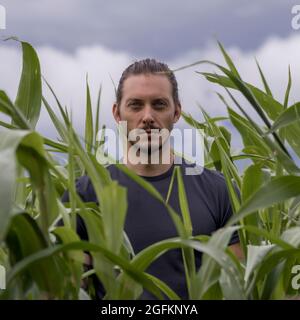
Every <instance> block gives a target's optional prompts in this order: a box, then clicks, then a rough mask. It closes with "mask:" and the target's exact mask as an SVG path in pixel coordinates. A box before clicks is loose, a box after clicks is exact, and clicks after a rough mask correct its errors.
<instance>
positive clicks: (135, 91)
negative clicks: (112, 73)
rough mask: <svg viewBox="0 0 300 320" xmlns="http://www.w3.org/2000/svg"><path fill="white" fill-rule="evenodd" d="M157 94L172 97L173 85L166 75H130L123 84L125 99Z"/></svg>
mask: <svg viewBox="0 0 300 320" xmlns="http://www.w3.org/2000/svg"><path fill="white" fill-rule="evenodd" d="M152 96H153V98H155V97H156V96H161V97H165V98H170V97H172V86H171V83H170V81H169V79H168V78H167V77H166V76H164V75H154V74H141V75H132V76H129V77H128V78H127V79H126V80H125V81H124V84H123V97H124V99H129V98H136V99H143V98H149V97H152Z"/></svg>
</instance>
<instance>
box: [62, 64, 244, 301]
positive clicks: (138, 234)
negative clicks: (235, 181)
mask: <svg viewBox="0 0 300 320" xmlns="http://www.w3.org/2000/svg"><path fill="white" fill-rule="evenodd" d="M112 112H113V116H114V118H115V120H116V121H117V122H120V121H126V122H127V137H129V135H130V132H132V130H135V129H139V130H140V131H142V130H145V131H146V133H147V134H146V138H141V139H140V140H139V141H131V140H130V139H128V144H127V152H125V154H124V160H123V162H124V164H125V165H126V166H127V167H128V168H129V169H131V170H133V171H134V172H135V173H136V174H138V175H139V176H142V177H143V178H144V179H145V180H147V181H148V182H149V183H151V184H152V185H153V186H154V187H155V188H156V189H157V190H158V191H159V192H160V194H161V195H162V196H163V197H164V198H166V197H167V192H168V189H169V185H170V179H171V176H172V172H173V169H174V159H175V156H174V153H173V151H172V149H170V148H165V146H166V145H167V142H166V141H167V140H168V139H167V138H168V137H167V138H162V139H156V137H157V136H156V135H157V132H156V133H154V134H151V129H155V130H156V131H157V130H158V133H159V132H161V131H163V130H165V131H166V130H167V132H171V131H172V129H173V125H174V123H176V122H177V121H178V119H179V118H180V115H181V104H180V101H179V97H178V86H177V81H176V78H175V76H174V74H173V73H172V72H171V71H170V69H169V68H168V66H167V65H166V64H163V63H160V62H157V61H156V60H154V59H145V60H142V61H138V62H135V63H133V64H132V65H130V66H129V67H128V68H127V69H126V70H125V71H124V72H123V74H122V77H121V79H120V82H119V85H118V89H117V97H116V102H115V103H114V105H113V109H112ZM144 137H145V135H144ZM135 145H138V146H139V148H138V149H137V150H138V151H137V153H136V156H137V157H141V156H142V155H144V156H145V157H144V159H146V160H147V161H140V162H137V161H136V158H135V157H134V156H133V153H132V152H131V156H129V154H130V148H132V147H134V146H135ZM131 150H132V149H131ZM154 154H156V155H157V156H158V159H159V161H158V163H152V162H151V156H153V155H154ZM163 158H164V159H167V160H168V161H163ZM139 159H140V158H139ZM181 160H182V159H181ZM180 166H181V169H182V170H181V172H182V173H183V181H184V186H185V189H186V194H187V197H188V205H189V211H190V215H191V221H192V225H193V235H211V234H212V233H213V232H214V231H216V230H217V229H219V228H221V227H223V226H224V225H225V224H226V222H227V221H228V219H229V218H230V216H231V214H232V209H231V205H230V201H229V195H228V192H227V188H226V183H225V180H224V178H223V176H222V175H221V174H220V173H217V172H216V171H211V170H208V169H206V168H200V169H201V170H200V171H199V170H198V174H194V175H191V174H189V175H186V174H184V173H185V171H186V170H185V169H187V168H194V169H199V167H197V166H195V165H194V164H192V163H188V162H186V161H182V164H180ZM107 169H108V170H109V172H110V174H111V178H112V179H115V180H118V182H119V183H120V184H121V185H123V186H125V187H127V195H128V211H127V216H126V221H125V232H126V233H127V236H128V237H129V240H130V242H131V244H132V246H133V249H134V251H135V253H138V252H139V251H141V250H143V249H144V248H145V247H147V246H149V245H151V244H153V243H155V242H158V241H161V240H164V239H167V238H172V237H176V236H178V234H177V232H176V229H175V226H174V224H173V222H172V220H171V218H170V216H169V215H168V213H167V211H166V208H165V207H164V206H163V205H162V204H161V203H160V202H159V201H157V200H156V199H154V198H153V197H152V196H151V195H150V194H148V193H147V191H145V190H144V189H143V188H142V187H140V186H139V185H137V184H136V183H135V182H134V181H133V180H131V179H130V178H129V177H128V176H126V175H125V174H124V173H123V172H121V171H120V170H119V169H118V168H117V167H116V166H114V165H113V164H112V165H109V166H108V167H107ZM195 172H196V173H197V170H196V171H195ZM77 192H78V193H79V195H80V196H81V198H82V199H83V200H84V201H89V202H93V201H94V202H95V201H97V199H96V195H95V192H94V190H93V186H92V185H91V182H90V180H89V178H88V177H86V176H85V177H81V178H80V179H79V180H78V181H77ZM63 201H68V194H67V193H65V195H64V196H63ZM168 203H169V204H170V205H171V206H172V207H173V209H174V210H175V211H176V212H177V213H179V214H180V206H179V200H178V189H177V184H176V183H175V184H174V186H173V189H172V192H171V195H170V197H169V202H168ZM78 221H79V223H78V233H79V235H80V236H81V238H83V239H87V238H88V236H87V232H86V229H85V227H84V224H83V221H82V220H81V219H79V220H78ZM230 248H231V249H232V250H233V251H234V252H235V253H236V255H237V256H238V257H240V256H241V249H240V247H239V239H238V236H237V233H235V234H234V235H233V237H232V239H231V241H230ZM200 264H201V254H200V253H197V254H196V267H197V268H199V267H200ZM146 271H147V272H148V273H150V274H152V275H154V276H156V277H158V278H159V279H161V280H162V281H165V282H166V283H167V284H168V285H169V286H170V287H171V288H172V289H173V290H174V291H175V292H176V293H177V294H178V295H179V296H180V297H181V298H183V299H187V298H188V296H187V288H186V285H185V274H184V266H183V260H182V253H181V250H180V249H176V250H170V251H168V252H166V253H165V254H163V255H162V256H160V257H159V258H158V259H157V260H156V261H155V262H153V263H152V264H151V265H150V266H149V268H148V269H147V270H146ZM96 286H97V291H98V297H99V298H101V295H103V294H104V292H103V290H102V289H103V288H101V284H100V283H99V282H97V284H96ZM101 290H102V291H101ZM141 298H142V299H153V296H152V295H151V294H150V293H149V292H147V291H146V290H145V291H144V293H143V295H142V297H141Z"/></svg>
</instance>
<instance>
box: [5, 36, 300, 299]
mask: <svg viewBox="0 0 300 320" xmlns="http://www.w3.org/2000/svg"><path fill="white" fill-rule="evenodd" d="M20 44H21V46H22V52H23V69H22V74H21V79H20V83H19V88H18V93H17V97H16V99H15V101H14V102H13V101H12V100H11V99H10V98H9V97H8V96H7V94H6V93H5V92H4V91H2V90H1V91H0V111H1V113H2V114H3V115H4V117H1V119H2V121H0V125H1V131H0V181H1V185H0V203H1V206H0V237H1V248H0V265H2V266H3V267H5V270H6V289H5V290H0V294H1V295H0V297H1V299H75V300H76V299H93V298H94V296H95V292H94V291H93V285H92V283H91V281H89V279H90V277H91V275H92V274H96V275H97V277H98V278H99V279H100V281H101V282H102V283H103V286H104V288H105V292H106V295H105V299H113V300H117V299H118V300H121V299H139V297H140V295H141V292H142V290H143V288H145V289H147V290H148V291H149V292H151V293H152V294H153V295H154V296H155V297H156V298H157V299H162V298H163V294H164V295H165V296H167V297H168V298H169V299H170V300H179V299H181V297H179V296H178V295H177V294H176V293H175V292H174V291H173V290H172V289H171V288H170V287H169V286H168V285H167V284H166V283H164V282H163V281H162V280H161V279H158V278H156V277H154V276H152V275H151V274H148V273H147V272H146V271H145V270H146V269H147V267H148V266H149V265H150V264H151V263H152V262H153V261H154V260H155V259H157V258H158V257H159V256H160V255H161V254H164V253H165V252H166V251H168V250H172V249H175V248H177V249H181V250H182V254H183V255H184V256H185V258H186V261H187V263H186V264H185V276H186V282H187V287H188V293H189V299H197V300H202V299H225V300H231V299H242V300H258V299H297V298H298V297H299V294H300V290H299V288H300V276H299V273H300V271H299V269H300V267H299V265H300V169H299V167H298V165H297V157H300V139H299V137H300V126H299V122H298V121H299V114H300V103H299V102H297V103H294V104H292V105H290V104H289V93H290V89H291V85H292V79H291V74H290V73H289V81H288V84H287V89H286V94H285V99H284V101H283V102H282V103H281V102H279V101H277V100H276V99H275V98H274V97H273V94H272V91H271V89H270V87H269V86H268V83H267V80H266V79H265V77H264V74H263V71H262V69H261V68H260V66H259V65H258V64H257V66H258V72H259V74H260V76H261V79H262V84H263V87H264V90H261V89H259V88H257V87H255V86H253V85H251V84H250V83H246V82H244V81H243V80H242V77H241V75H240V74H239V72H238V70H237V69H236V67H235V65H234V63H233V61H232V60H231V58H230V57H229V55H228V54H227V52H226V51H225V49H224V48H223V47H222V45H221V44H219V46H220V50H221V52H222V54H223V56H224V59H225V62H226V67H225V66H221V65H219V64H216V63H214V62H211V61H199V62H197V63H195V64H193V65H189V66H185V67H183V68H186V67H191V66H197V68H198V67H200V66H201V65H203V64H209V65H213V66H214V67H215V69H216V73H207V72H206V73H205V72H198V73H199V76H204V77H205V78H206V79H207V81H210V82H212V83H214V84H217V85H219V86H220V89H222V90H223V91H224V90H225V93H226V96H225V95H221V94H220V93H218V95H219V98H220V101H221V102H222V103H223V104H224V107H226V108H227V113H228V116H227V117H211V116H210V115H209V114H208V113H207V112H206V111H205V110H204V108H202V107H200V108H199V119H195V118H193V117H192V116H191V115H190V114H186V113H183V117H184V120H185V121H186V122H187V124H189V125H190V126H192V127H193V128H195V129H197V130H198V129H201V130H202V131H203V132H204V133H205V135H204V145H205V167H207V168H211V169H214V170H218V171H220V172H222V174H223V175H224V177H225V179H226V184H227V187H228V190H229V194H230V200H231V205H232V207H233V210H234V215H233V216H232V218H231V220H230V221H229V222H228V223H227V225H226V226H225V227H224V228H222V229H220V230H218V231H217V232H215V233H214V234H212V235H211V236H210V237H208V236H204V235H192V234H191V232H190V230H189V229H188V226H187V224H186V223H185V219H183V216H188V214H189V212H188V210H186V208H188V206H187V203H186V197H185V190H184V186H183V185H182V180H181V179H180V171H178V170H175V171H174V175H176V176H177V180H176V181H177V183H178V190H179V193H180V197H179V199H180V208H181V211H182V212H181V213H178V215H176V216H178V217H179V218H178V219H175V218H174V215H175V213H174V212H173V210H172V208H171V207H170V206H169V204H168V202H167V201H166V199H164V198H163V197H162V196H161V194H159V192H158V191H157V190H156V189H155V188H154V187H153V186H152V185H151V184H150V183H149V182H147V181H145V180H144V179H143V178H141V177H139V176H138V175H136V174H135V173H133V172H132V171H130V170H129V169H128V168H126V167H125V166H123V165H121V164H117V166H118V167H119V168H120V169H121V170H122V171H124V172H125V173H126V174H127V175H128V176H129V177H130V178H132V179H134V180H135V181H136V182H137V183H138V184H139V185H141V186H142V187H143V188H145V189H146V190H147V191H148V192H149V193H150V194H151V195H152V196H153V197H155V198H156V199H158V200H159V201H160V202H161V203H163V205H164V206H165V207H166V208H167V210H168V212H169V214H170V215H171V217H172V219H173V221H174V223H175V224H176V229H177V231H178V237H176V238H172V239H165V240H163V241H161V242H158V243H154V244H152V245H151V246H149V247H147V248H146V249H144V250H142V251H141V252H139V253H138V254H135V253H134V252H133V251H132V248H131V245H130V239H128V237H127V236H126V234H125V232H124V221H125V217H126V208H127V202H126V201H127V200H126V190H125V189H124V187H122V186H120V185H118V183H117V182H116V181H113V180H111V178H110V175H109V174H108V171H107V169H106V168H105V167H104V166H102V165H101V164H100V163H99V162H98V161H97V158H96V152H97V150H98V151H99V148H100V150H101V143H100V142H99V141H97V139H96V133H97V132H98V131H99V128H100V124H99V110H100V96H101V91H99V94H98V101H97V105H96V108H95V109H96V114H93V111H92V110H93V108H92V104H91V94H90V90H89V85H88V82H87V83H86V93H87V94H86V118H85V136H84V138H83V139H82V138H81V137H80V135H79V134H78V133H76V131H75V129H74V127H73V126H72V119H71V116H70V114H69V112H68V110H67V109H66V108H64V107H63V106H62V105H61V103H60V101H59V98H58V97H57V96H56V95H55V93H54V90H53V89H52V88H51V86H50V84H48V83H47V82H46V85H47V87H48V89H49V90H50V91H51V93H52V94H53V96H54V98H55V101H56V103H57V105H56V106H55V108H54V107H53V106H50V104H49V102H48V101H47V100H46V99H45V97H44V96H43V93H42V77H41V70H40V64H39V59H38V55H37V53H36V52H35V50H34V48H33V47H32V46H31V45H30V44H28V43H26V42H20ZM2 63H4V62H3V61H2ZM1 76H3V75H1ZM283 85H284V84H283ZM236 93H239V96H240V95H242V96H243V97H244V98H245V99H246V101H247V105H245V102H243V104H244V106H243V105H242V104H241V103H240V102H239V101H238V99H237V98H236ZM245 99H243V101H245ZM42 107H44V108H46V110H47V112H48V114H49V116H50V118H51V120H52V122H53V124H54V126H55V128H56V130H57V133H58V135H59V139H58V140H57V141H54V140H52V139H49V138H47V137H45V136H43V135H42V134H41V133H39V132H37V131H36V130H35V127H36V124H37V122H38V119H39V115H40V111H41V108H42ZM249 108H253V110H254V111H255V112H256V114H257V116H256V118H255V119H253V115H252V116H250V115H249ZM57 110H58V111H59V114H60V116H58V115H57V114H58V112H57ZM251 114H253V113H251ZM258 118H259V121H258V120H257V119H258ZM3 119H6V120H3ZM200 119H202V120H200ZM224 120H227V121H230V123H231V124H232V125H233V126H234V127H235V128H236V130H237V131H238V132H239V134H240V136H241V138H242V141H243V148H242V149H241V150H240V152H238V153H237V152H233V151H232V148H231V132H230V130H229V129H228V127H226V126H224V125H222V124H220V122H222V121H224ZM54 154H60V155H63V156H65V157H67V159H68V164H67V165H62V164H61V163H60V162H58V160H57V159H56V157H54ZM241 159H247V160H248V161H249V163H250V164H249V165H248V166H247V167H246V168H245V169H243V172H242V173H241V172H239V170H238V168H237V165H236V163H237V161H239V160H241ZM83 174H87V175H88V176H89V177H90V178H91V181H92V183H93V186H94V188H95V192H96V195H97V199H98V200H101V201H99V202H100V203H101V206H99V205H97V204H95V203H86V202H83V201H82V199H81V198H80V197H79V195H78V194H77V193H76V188H75V181H76V179H77V178H78V177H80V176H81V175H83ZM236 189H238V190H239V194H240V195H239V194H237V192H236ZM64 190H69V194H70V201H69V202H68V203H62V201H61V196H62V194H63V192H64ZM78 214H79V215H80V216H81V217H82V219H83V220H84V222H85V224H86V226H87V229H88V235H89V241H82V240H80V238H79V236H78V235H77V233H76V215H78ZM59 219H63V222H64V226H57V221H58V220H59ZM99 230H102V231H103V230H105V232H104V231H103V232H99ZM235 230H238V232H239V237H240V242H241V246H242V249H243V252H244V255H245V259H244V260H242V261H240V260H238V259H237V257H236V256H235V255H234V254H233V253H232V252H231V251H230V250H229V249H228V246H227V244H228V242H229V240H230V237H231V235H232V233H233V232H234V231H235ZM85 251H89V252H90V253H91V255H92V258H93V269H92V270H88V271H85V270H84V268H83V264H84V252H85ZM194 251H199V252H202V253H203V259H202V266H201V267H200V269H199V270H194V268H193V267H192V265H193V259H192V257H193V252H194ZM83 281H86V282H87V286H86V288H85V289H83V288H82V286H81V284H82V282H83Z"/></svg>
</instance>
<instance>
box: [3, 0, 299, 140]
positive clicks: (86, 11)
mask: <svg viewBox="0 0 300 320" xmlns="http://www.w3.org/2000/svg"><path fill="white" fill-rule="evenodd" d="M294 4H295V1H290V0H276V1H271V0H260V1H258V0H252V1H244V0H226V1H225V0H210V1H196V0H186V1H184V2H183V1H172V0H163V1H162V0H160V1H158V0H151V1H150V0H149V1H146V0H138V1H137V0H128V1H121V0H119V1H102V0H72V1H71V0H63V1H58V0H26V1H23V0H0V5H3V6H5V8H6V18H7V28H6V30H0V36H1V38H5V37H8V36H17V37H18V38H19V39H22V40H25V41H29V42H30V43H31V44H33V45H34V47H35V48H36V50H37V52H38V54H39V57H40V61H41V67H42V73H43V75H44V76H45V78H46V79H47V80H48V81H49V82H50V83H51V84H52V86H53V87H54V89H55V91H56V93H57V95H58V96H59V98H60V99H61V101H62V103H63V104H64V105H67V106H68V107H69V108H71V109H72V113H73V116H74V122H75V124H76V126H78V128H82V127H83V113H84V107H85V78H86V74H87V73H88V74H89V81H90V85H91V91H92V98H93V102H95V100H96V94H97V90H98V88H99V85H100V83H102V84H103V99H102V110H101V120H102V122H103V123H106V124H107V125H109V126H113V123H114V121H113V118H112V115H111V106H112V103H113V101H114V91H113V86H112V83H111V79H110V77H112V78H113V80H114V81H115V82H116V83H117V82H118V80H119V78H120V76H121V73H122V71H123V69H124V68H126V67H127V66H128V64H130V63H132V61H134V60H136V59H141V58H145V57H154V58H157V59H159V60H161V61H164V62H167V63H168V64H169V66H170V67H171V68H176V67H179V66H182V65H185V64H189V63H192V62H194V61H197V60H201V59H210V60H213V61H216V62H220V63H224V61H223V59H222V57H221V55H220V52H219V49H218V47H217V45H216V41H215V39H219V40H220V41H221V42H223V44H224V45H225V46H226V48H227V49H228V51H229V52H230V54H231V55H232V57H233V59H234V61H235V62H236V64H237V66H238V68H239V70H240V72H241V75H242V77H243V78H244V79H245V80H247V81H250V82H252V83H254V84H256V85H258V86H261V83H260V80H259V75H258V72H257V70H256V67H255V60H254V58H255V57H257V58H258V60H259V61H260V63H261V66H262V68H263V69H264V71H265V74H266V76H267V78H268V80H269V82H270V85H271V87H272V89H273V91H274V95H275V97H277V98H278V99H279V100H280V101H282V99H283V94H284V90H285V87H286V83H287V70H288V65H289V64H290V65H291V68H292V75H293V78H294V83H293V86H294V89H293V90H292V94H291V102H293V101H299V100H300V92H299V90H297V88H299V86H300V76H299V75H300V72H299V71H300V59H299V52H300V30H298V31H295V30H293V29H292V27H291V19H292V17H293V16H292V14H291V8H292V6H293V5H294ZM196 70H202V71H203V70H207V67H204V66H201V67H200V66H199V67H194V68H190V69H188V70H185V71H180V72H178V73H176V76H177V78H178V82H179V88H180V92H179V93H180V97H181V99H182V102H183V103H182V105H183V109H184V111H186V112H191V113H192V114H194V115H195V116H199V111H198V110H197V108H196V102H200V103H201V105H202V106H203V107H204V108H205V109H206V110H207V111H208V112H209V113H211V114H212V115H220V114H224V113H225V111H226V110H225V108H224V107H223V105H222V104H221V103H220V102H219V100H218V99H217V98H216V95H215V92H214V91H216V90H218V91H219V92H222V90H221V88H217V87H215V86H213V85H212V84H210V83H208V82H207V81H205V80H204V79H202V78H201V77H200V76H199V75H197V74H196V73H195V71H196ZM20 72H21V52H20V48H19V46H18V44H17V43H15V42H10V43H8V42H2V41H0V88H1V89H4V90H5V91H7V93H8V94H9V96H10V97H11V99H12V100H14V98H15V95H16V91H17V85H18V80H19V77H20ZM44 94H45V95H46V97H48V98H49V99H50V95H49V93H48V92H47V90H46V89H45V90H44ZM50 100H51V99H50ZM178 126H179V127H184V122H183V121H180V122H179V123H178ZM38 128H39V130H41V131H42V132H43V133H44V134H46V135H49V136H55V131H54V130H53V128H51V125H50V124H49V120H48V118H47V117H46V115H45V114H44V112H43V113H42V117H41V121H40V123H39V126H38ZM234 138H236V139H238V137H234Z"/></svg>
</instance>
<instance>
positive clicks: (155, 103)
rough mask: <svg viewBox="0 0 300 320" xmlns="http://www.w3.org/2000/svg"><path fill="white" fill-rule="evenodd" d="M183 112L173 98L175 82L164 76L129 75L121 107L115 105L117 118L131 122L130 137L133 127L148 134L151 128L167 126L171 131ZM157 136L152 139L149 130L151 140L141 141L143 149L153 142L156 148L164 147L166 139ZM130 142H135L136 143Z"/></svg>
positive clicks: (165, 127) (123, 91)
mask: <svg viewBox="0 0 300 320" xmlns="http://www.w3.org/2000/svg"><path fill="white" fill-rule="evenodd" d="M180 113H181V107H180V105H175V103H174V100H173V96H172V86H171V83H170V81H169V79H168V78H167V77H166V76H164V75H154V74H141V75H132V76H129V77H128V78H127V79H126V80H125V81H124V83H123V90H122V100H121V103H120V105H119V107H117V105H116V104H114V106H113V115H114V118H115V120H116V121H117V122H119V121H127V137H128V134H129V133H130V132H131V130H133V129H144V130H146V132H147V133H148V131H149V130H151V129H159V130H161V129H167V130H168V131H169V133H170V132H171V130H172V129H173V125H174V123H175V122H176V121H177V120H178V119H179V117H180ZM152 133H153V131H152ZM154 137H155V135H152V139H151V135H150V132H149V135H148V141H140V142H139V143H140V147H141V150H142V149H143V147H144V148H145V149H147V150H148V151H149V147H150V146H151V145H152V148H154V149H155V147H161V145H162V144H163V143H164V142H163V141H161V139H159V141H158V139H155V138H154ZM146 140H147V139H146ZM129 143H130V144H131V145H133V144H135V143H136V142H131V141H129ZM150 143H151V144H150ZM154 144H155V145H156V146H155V145H154Z"/></svg>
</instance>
